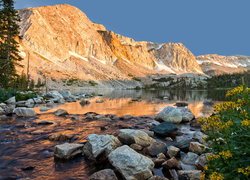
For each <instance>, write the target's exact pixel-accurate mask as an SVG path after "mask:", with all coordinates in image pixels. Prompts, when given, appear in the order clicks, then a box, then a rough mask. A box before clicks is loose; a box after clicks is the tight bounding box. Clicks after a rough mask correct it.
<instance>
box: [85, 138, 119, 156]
mask: <svg viewBox="0 0 250 180" xmlns="http://www.w3.org/2000/svg"><path fill="white" fill-rule="evenodd" d="M87 140H88V142H87V143H86V144H85V145H84V148H83V153H84V155H85V156H86V157H87V158H88V159H91V160H96V158H98V157H99V156H101V155H103V156H104V158H106V157H107V156H108V154H109V153H110V152H111V151H113V150H114V149H116V148H117V147H119V146H121V142H120V141H119V140H118V139H117V138H116V137H114V136H112V135H97V134H91V135H89V136H88V138H87Z"/></svg>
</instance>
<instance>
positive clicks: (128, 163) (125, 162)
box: [108, 145, 154, 180]
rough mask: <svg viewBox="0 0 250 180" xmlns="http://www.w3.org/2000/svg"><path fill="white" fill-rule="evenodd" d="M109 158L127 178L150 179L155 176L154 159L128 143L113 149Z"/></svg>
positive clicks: (132, 179)
mask: <svg viewBox="0 0 250 180" xmlns="http://www.w3.org/2000/svg"><path fill="white" fill-rule="evenodd" d="M108 159H109V162H110V163H111V164H112V165H113V166H114V167H115V168H116V170H118V171H119V172H120V173H121V174H122V176H123V177H124V178H125V179H126V180H135V179H148V178H150V177H152V176H153V174H152V170H153V168H154V163H153V161H152V160H151V159H149V158H148V157H146V156H143V155H141V154H139V153H137V152H136V151H134V150H133V149H131V148H130V147H129V146H127V145H124V146H121V147H118V148H117V149H115V150H114V151H112V152H111V153H110V154H109V156H108Z"/></svg>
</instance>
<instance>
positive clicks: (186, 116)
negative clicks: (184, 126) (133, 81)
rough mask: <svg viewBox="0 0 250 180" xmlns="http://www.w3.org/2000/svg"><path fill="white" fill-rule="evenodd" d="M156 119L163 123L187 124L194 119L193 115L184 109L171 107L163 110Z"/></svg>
mask: <svg viewBox="0 0 250 180" xmlns="http://www.w3.org/2000/svg"><path fill="white" fill-rule="evenodd" d="M156 119H159V120H163V121H165V122H172V123H177V124H178V123H181V122H189V121H191V120H192V119H194V115H193V113H192V112H191V111H190V110H189V109H188V108H186V107H172V106H168V107H166V108H164V109H163V110H162V111H161V112H160V113H159V114H158V115H157V116H156Z"/></svg>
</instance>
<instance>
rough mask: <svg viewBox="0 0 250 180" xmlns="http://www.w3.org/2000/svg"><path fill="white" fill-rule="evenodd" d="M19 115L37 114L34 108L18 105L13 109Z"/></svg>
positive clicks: (29, 115)
mask: <svg viewBox="0 0 250 180" xmlns="http://www.w3.org/2000/svg"><path fill="white" fill-rule="evenodd" d="M13 112H14V113H15V114H16V115H17V116H21V117H33V116H36V113H35V111H34V110H33V109H32V108H25V107H18V108H15V109H14V111H13Z"/></svg>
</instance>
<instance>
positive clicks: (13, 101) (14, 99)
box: [5, 96, 16, 104]
mask: <svg viewBox="0 0 250 180" xmlns="http://www.w3.org/2000/svg"><path fill="white" fill-rule="evenodd" d="M5 102H6V104H16V97H15V96H13V97H11V98H9V99H8V100H6V101H5Z"/></svg>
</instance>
